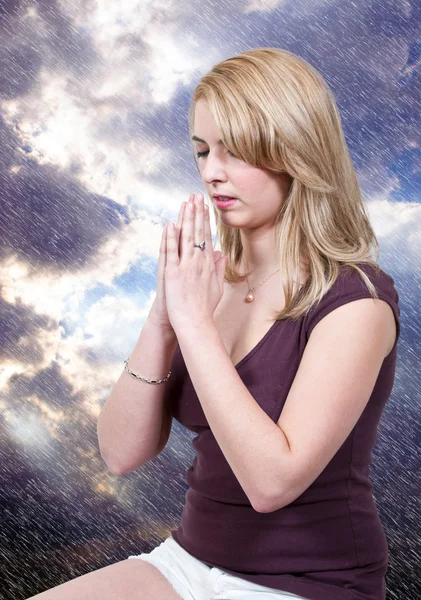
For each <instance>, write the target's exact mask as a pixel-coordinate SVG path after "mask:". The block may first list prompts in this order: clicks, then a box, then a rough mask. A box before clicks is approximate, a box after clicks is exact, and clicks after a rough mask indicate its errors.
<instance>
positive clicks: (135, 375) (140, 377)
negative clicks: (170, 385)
mask: <svg viewBox="0 0 421 600" xmlns="http://www.w3.org/2000/svg"><path fill="white" fill-rule="evenodd" d="M129 358H130V356H129ZM129 358H128V359H127V360H125V361H124V368H125V369H126V371H127V372H128V373H130V375H133V377H136V379H141V380H142V381H146V383H164V382H165V381H168V379H169V376H170V375H171V371H168V375H167V376H166V377H165V379H148V378H147V377H142V375H138V373H135V372H134V371H130V369H129Z"/></svg>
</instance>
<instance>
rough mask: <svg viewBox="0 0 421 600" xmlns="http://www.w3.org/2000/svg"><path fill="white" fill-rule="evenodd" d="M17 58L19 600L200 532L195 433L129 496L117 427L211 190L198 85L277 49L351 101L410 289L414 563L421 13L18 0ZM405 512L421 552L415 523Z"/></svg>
mask: <svg viewBox="0 0 421 600" xmlns="http://www.w3.org/2000/svg"><path fill="white" fill-rule="evenodd" d="M0 42H1V43H0V156H1V160H0V200H1V219H0V227H1V244H0V326H1V332H2V341H3V343H2V345H1V350H0V352H1V356H0V458H1V462H0V502H1V503H2V504H3V506H4V507H5V508H6V511H5V515H6V516H5V518H4V521H3V523H4V527H3V534H2V536H3V541H2V542H1V544H0V558H2V559H3V560H4V561H5V564H6V565H7V568H6V571H7V581H8V586H9V587H8V590H9V592H10V598H14V599H15V598H16V599H18V598H25V597H27V596H28V595H29V593H35V591H41V590H43V589H45V588H46V587H47V584H48V583H49V584H50V585H53V583H55V584H57V583H59V582H62V581H64V580H67V579H68V578H70V577H71V576H76V575H78V574H81V573H83V572H87V571H88V570H90V569H92V568H94V567H95V568H98V567H100V566H105V564H109V563H110V562H114V561H116V560H120V559H123V558H125V557H126V556H127V555H129V554H130V553H139V552H140V551H146V549H147V550H148V551H149V550H150V549H151V548H152V547H153V546H155V545H156V544H157V542H158V541H160V540H161V539H163V538H164V537H166V536H167V535H168V533H169V530H171V529H172V528H174V527H175V526H176V525H177V523H178V521H179V517H180V514H181V510H182V505H183V501H184V493H185V490H186V484H185V482H184V473H185V470H186V469H187V468H188V467H189V465H190V463H191V460H192V458H193V456H194V453H193V450H192V448H191V446H190V440H191V437H192V435H191V434H190V433H189V432H186V431H185V430H183V429H182V428H181V427H179V425H178V423H176V422H174V424H173V431H172V434H171V438H170V441H169V444H168V446H167V447H166V449H165V450H164V452H163V453H162V455H160V456H159V457H158V458H157V459H155V460H154V461H152V463H150V464H148V465H146V466H145V467H144V468H142V469H141V470H140V471H138V472H134V473H130V474H127V475H125V476H122V477H117V476H114V475H113V474H112V473H110V472H109V471H108V469H107V467H106V465H105V464H104V462H103V461H102V459H101V457H100V455H99V450H98V443H97V438H96V420H97V418H98V415H99V413H100V410H101V407H102V406H103V404H104V402H105V401H106V399H107V398H108V396H109V394H110V391H111V388H112V387H113V385H114V383H115V381H116V380H117V379H118V377H119V375H120V373H121V370H122V368H123V366H124V365H123V360H124V359H126V358H127V357H128V356H129V355H130V352H131V350H132V348H133V346H134V344H135V343H136V340H137V338H138V335H139V333H140V331H141V328H142V325H143V323H144V321H145V319H146V317H147V315H148V313H149V309H150V307H151V304H152V302H153V299H154V296H155V289H156V269H157V258H158V250H159V243H160V238H161V233H162V229H163V227H164V225H165V223H166V222H167V221H175V220H176V217H177V214H178V210H179V207H180V204H181V202H182V201H184V200H187V199H188V196H189V194H190V193H191V192H194V191H204V187H203V185H202V182H201V180H200V177H199V175H198V173H197V171H196V167H195V165H194V162H193V159H192V153H191V146H190V142H189V137H188V136H189V131H188V119H187V111H188V108H189V106H190V99H191V95H192V93H193V90H194V87H195V85H196V84H197V83H198V81H199V79H200V77H201V76H202V75H204V74H205V73H206V72H207V71H208V70H209V69H210V68H211V67H212V66H213V65H214V64H215V63H216V62H219V61H220V60H223V59H224V58H227V57H229V56H232V55H236V54H239V53H241V52H243V51H245V50H248V49H251V48H256V47H271V46H273V47H279V48H285V49H287V50H290V51H292V52H294V53H296V54H298V55H299V56H302V57H303V58H305V59H306V60H307V61H308V62H310V63H311V64H313V65H314V66H315V67H316V68H317V69H318V70H319V71H320V72H321V73H322V74H323V76H324V78H325V79H326V80H327V82H328V83H329V85H330V86H331V88H332V90H333V93H334V95H335V98H336V101H337V104H338V107H339V110H340V113H341V117H342V122H343V127H344V132H345V136H346V139H347V143H348V146H349V150H350V153H351V156H352V159H353V162H354V165H355V169H356V172H357V175H358V179H359V182H360V185H361V189H362V192H363V195H364V199H365V202H366V204H367V207H368V211H369V215H370V218H371V221H372V224H373V227H374V229H375V232H376V235H377V237H378V240H379V243H380V250H381V254H380V260H379V262H380V265H381V266H382V267H383V268H384V269H385V270H386V271H387V272H388V273H389V274H390V275H391V276H392V277H393V278H394V280H395V285H396V288H397V290H398V292H399V297H400V308H401V328H402V330H401V338H400V342H399V354H398V364H397V372H396V380H395V387H394V391H393V393H392V397H391V399H390V401H389V403H388V405H387V407H386V409H385V413H384V417H383V419H382V423H381V427H380V430H379V435H378V441H377V445H376V448H375V450H376V452H375V453H374V457H375V460H374V462H375V463H376V464H375V465H374V466H373V474H374V477H375V481H376V485H375V491H377V493H376V499H377V500H378V503H379V505H380V509H381V516H382V518H383V521H385V522H387V523H388V527H389V529H388V537H389V548H390V550H391V551H392V550H393V551H396V552H397V551H398V550H400V544H401V541H400V540H401V537H402V529H401V528H400V527H399V523H398V525H397V524H396V521H399V518H400V514H397V513H396V506H403V507H405V506H407V503H408V502H411V498H414V497H415V495H416V494H418V491H417V490H416V489H415V487H416V486H415V484H414V483H413V482H412V483H411V482H410V481H406V480H405V481H403V482H401V483H403V484H404V487H405V485H406V486H408V485H409V486H412V487H411V488H410V492H409V494H408V488H406V491H405V492H401V493H402V497H400V496H398V493H399V492H398V490H397V488H395V487H394V486H395V482H396V478H397V477H404V476H405V474H404V473H402V464H404V465H405V469H406V468H408V469H415V466H414V463H413V461H415V460H418V462H419V458H417V448H418V444H419V443H420V441H421V440H420V438H421V436H420V431H419V425H418V424H417V421H418V420H419V406H420V393H419V389H420V385H419V383H420V382H419V378H420V375H419V365H420V362H419V356H420V355H421V347H420V346H421V344H420V341H421V332H420V325H419V317H418V315H419V305H420V289H421V288H420V284H421V281H420V259H421V204H420V202H421V170H420V164H421V149H420V144H421V114H420V102H421V5H420V4H419V3H417V2H416V0H369V1H368V2H363V1H362V0H361V1H359V2H358V1H356V2H348V1H345V0H338V1H322V0H303V1H300V2H299V3H298V2H293V1H288V0H284V1H282V0H250V1H249V2H247V1H240V0H228V1H223V2H221V1H216V0H212V1H211V2H208V3H204V2H203V1H201V2H198V1H197V0H192V1H189V2H187V1H176V0H173V1H171V0H165V1H163V0H161V1H157V0H153V1H152V0H120V1H119V2H116V1H113V2H111V1H109V0H72V2H67V1H65V0H62V1H59V0H43V1H30V0H25V1H22V2H20V1H19V0H0ZM211 219H213V215H211ZM212 223H213V221H212ZM213 231H214V228H213ZM417 367H418V369H417ZM417 416H418V419H417ZM404 432H405V436H404V435H403V433H404ZM403 438H404V439H403ZM404 442H405V443H404ZM392 446H393V447H392ZM391 461H393V463H391ZM402 461H404V462H402ZM390 464H393V465H394V469H395V471H394V472H393V473H391V472H390ZM383 488H387V489H388V493H387V494H383V493H382V494H381V497H380V490H383ZM163 498H167V500H166V501H164V500H163ZM163 503H164V504H163ZM402 510H403V512H404V513H405V514H406V518H407V519H408V518H409V521H408V522H407V523H406V526H407V527H408V531H410V536H411V535H412V539H413V543H414V544H415V538H418V537H419V529H418V530H417V529H416V527H415V516H414V523H412V522H411V519H410V517H408V514H409V515H411V510H410V508H406V509H405V508H403V509H402ZM394 511H395V512H394ZM408 511H409V512H408ZM412 511H413V508H412ZM418 527H419V526H418ZM29 529H30V530H31V532H32V533H31V532H30V531H29ZM414 531H415V534H414ZM389 532H390V533H389ZM408 535H409V534H408ZM408 539H411V538H410V537H409V538H408V536H406V542H407V543H408ZM123 542H124V543H123ZM410 545H411V544H410ZM400 551H401V552H403V550H400ZM407 551H408V550H405V552H407ZM17 553H19V554H20V556H21V564H20V567H19V568H18V567H17V565H16V564H15V559H14V557H15V556H16V554H17ZM47 558H48V561H49V563H48V564H49V565H50V567H49V569H47V568H46V566H45V563H46V559H47ZM392 560H393V557H392ZM395 560H396V561H398V558H396V559H395ZM22 561H23V564H24V565H25V566H26V569H22ZM51 564H53V565H56V566H55V567H53V568H52V567H51ZM69 564H71V565H72V566H71V567H69ZM400 567H402V565H400ZM72 569H73V570H72ZM24 570H26V571H28V572H30V573H32V578H31V577H30V576H29V575H28V574H25V573H22V571H24ZM60 578H61V579H60ZM414 585H415V583H414ZM9 592H8V593H9ZM8 597H9V596H8Z"/></svg>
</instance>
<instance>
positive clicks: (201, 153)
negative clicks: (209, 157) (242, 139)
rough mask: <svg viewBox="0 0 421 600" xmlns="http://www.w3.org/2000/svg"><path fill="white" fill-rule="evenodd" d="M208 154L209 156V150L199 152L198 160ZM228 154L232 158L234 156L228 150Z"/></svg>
mask: <svg viewBox="0 0 421 600" xmlns="http://www.w3.org/2000/svg"><path fill="white" fill-rule="evenodd" d="M206 154H209V150H206V151H203V152H197V154H196V156H197V158H202V156H206ZM228 154H229V155H230V156H234V154H233V153H232V152H230V151H229V150H228Z"/></svg>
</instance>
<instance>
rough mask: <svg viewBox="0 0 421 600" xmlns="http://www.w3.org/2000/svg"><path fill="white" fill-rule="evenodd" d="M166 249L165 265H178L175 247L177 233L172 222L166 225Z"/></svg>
mask: <svg viewBox="0 0 421 600" xmlns="http://www.w3.org/2000/svg"><path fill="white" fill-rule="evenodd" d="M166 237H167V240H166V242H167V251H166V261H167V262H166V266H167V267H168V266H178V265H179V263H180V260H179V257H178V248H177V235H176V230H175V225H174V223H168V225H167V236H166Z"/></svg>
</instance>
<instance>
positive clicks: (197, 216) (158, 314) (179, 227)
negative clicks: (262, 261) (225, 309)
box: [149, 194, 226, 332]
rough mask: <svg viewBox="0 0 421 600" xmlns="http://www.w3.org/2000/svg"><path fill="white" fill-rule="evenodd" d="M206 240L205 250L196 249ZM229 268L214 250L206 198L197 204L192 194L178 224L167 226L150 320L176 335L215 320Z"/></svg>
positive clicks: (201, 198) (164, 232) (179, 215)
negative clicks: (187, 327) (185, 328)
mask: <svg viewBox="0 0 421 600" xmlns="http://www.w3.org/2000/svg"><path fill="white" fill-rule="evenodd" d="M189 206H191V209H189ZM202 240H205V242H206V248H205V250H201V249H200V248H195V247H194V246H193V244H195V243H196V244H199V243H200V242H201V241H202ZM225 264H226V258H225V257H224V258H223V257H222V256H221V252H220V251H219V250H213V248H212V234H211V229H210V216H209V210H208V207H206V210H205V204H204V200H203V196H200V199H199V200H196V199H195V196H194V194H191V195H190V198H189V202H188V203H187V202H183V203H182V205H181V208H180V212H179V214H178V219H177V224H176V225H175V226H174V225H173V224H171V223H170V224H167V226H166V227H165V228H164V230H163V232H162V238H161V246H160V250H159V262H158V277H157V279H158V281H157V293H156V298H155V301H154V303H153V306H152V308H151V312H150V315H149V318H150V320H151V321H153V322H154V323H155V324H157V325H159V326H160V327H162V328H164V329H169V330H172V331H174V332H175V330H176V329H177V328H178V327H182V326H183V325H184V324H187V323H191V322H192V321H195V320H196V321H197V322H200V321H203V320H206V319H209V320H212V318H213V313H214V311H215V309H216V307H217V305H218V304H219V302H220V300H221V298H222V295H223V281H224V272H225ZM168 300H170V302H168ZM169 305H170V306H169Z"/></svg>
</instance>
